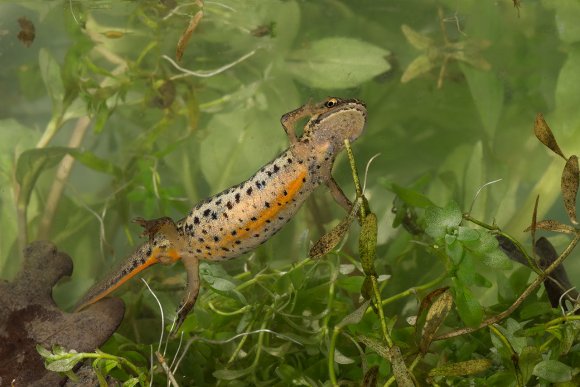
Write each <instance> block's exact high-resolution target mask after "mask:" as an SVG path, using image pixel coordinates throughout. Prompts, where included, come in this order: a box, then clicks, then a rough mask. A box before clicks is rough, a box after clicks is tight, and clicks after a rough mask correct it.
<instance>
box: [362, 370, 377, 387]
mask: <svg viewBox="0 0 580 387" xmlns="http://www.w3.org/2000/svg"><path fill="white" fill-rule="evenodd" d="M378 376H379V366H378V365H375V366H372V367H371V368H369V370H368V371H367V372H366V373H365V377H364V379H363V382H362V387H374V386H376V385H377V379H378Z"/></svg>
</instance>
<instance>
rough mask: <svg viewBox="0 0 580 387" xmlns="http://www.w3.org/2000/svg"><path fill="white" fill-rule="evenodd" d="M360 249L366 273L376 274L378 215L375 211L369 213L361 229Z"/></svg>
mask: <svg viewBox="0 0 580 387" xmlns="http://www.w3.org/2000/svg"><path fill="white" fill-rule="evenodd" d="M358 250H359V254H360V259H361V263H362V267H363V271H364V273H365V274H366V275H367V276H369V275H376V272H375V257H376V254H377V253H376V251H377V216H376V215H375V214H374V213H372V212H371V213H370V214H368V215H367V216H366V217H365V218H364V220H363V222H362V227H361V230H360V237H359V242H358Z"/></svg>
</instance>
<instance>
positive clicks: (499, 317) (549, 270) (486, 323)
mask: <svg viewBox="0 0 580 387" xmlns="http://www.w3.org/2000/svg"><path fill="white" fill-rule="evenodd" d="M578 242H580V232H579V233H578V234H576V236H575V237H574V239H572V241H571V242H570V244H569V245H568V246H567V247H566V249H565V250H564V251H563V252H562V254H560V256H559V257H558V258H556V260H555V261H554V262H552V264H551V265H550V266H548V267H547V268H546V270H545V271H544V272H543V273H541V274H540V275H538V276H537V277H536V279H534V281H533V282H532V283H531V284H530V285H528V287H527V288H526V290H524V292H523V293H522V294H521V295H520V296H519V297H518V298H517V299H516V300H515V301H514V303H513V304H512V305H511V306H510V307H509V308H507V309H506V310H504V311H503V312H501V313H500V314H498V315H496V316H493V317H490V318H488V319H487V320H485V321H483V322H482V323H481V324H479V326H477V327H474V328H471V327H467V328H461V329H458V330H455V331H453V332H449V333H446V334H443V335H441V336H437V337H436V338H435V339H434V340H444V339H448V338H451V337H456V336H461V335H466V334H469V333H472V332H475V331H477V330H480V329H482V328H485V327H487V326H489V325H491V324H495V323H497V322H499V321H501V320H503V319H505V318H507V317H508V316H509V315H511V314H512V313H513V312H514V311H515V310H516V309H517V308H519V306H520V305H521V304H522V303H523V302H524V300H525V299H526V298H528V296H529V295H530V294H532V292H534V291H535V290H536V289H537V288H538V287H539V286H540V285H541V284H542V282H544V280H545V279H546V278H547V277H548V276H549V275H550V274H551V273H552V272H553V271H554V270H556V268H557V267H558V266H560V265H561V264H562V262H564V260H565V259H566V258H567V257H568V256H569V255H570V253H571V252H572V250H574V248H575V247H576V245H577V244H578Z"/></svg>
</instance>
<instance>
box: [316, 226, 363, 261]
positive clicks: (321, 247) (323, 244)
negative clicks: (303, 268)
mask: <svg viewBox="0 0 580 387" xmlns="http://www.w3.org/2000/svg"><path fill="white" fill-rule="evenodd" d="M353 219H354V217H347V218H346V219H343V220H342V221H341V222H340V223H339V224H337V225H336V226H335V227H334V228H333V229H332V230H330V231H329V232H328V233H326V234H324V235H323V236H322V237H321V238H320V239H319V240H318V241H316V243H315V244H314V246H312V248H310V251H309V252H308V255H309V256H310V258H312V259H317V258H320V257H322V256H324V255H326V254H328V253H330V252H331V251H332V249H334V248H335V247H336V245H338V244H339V243H340V241H341V240H342V238H344V236H345V235H346V232H347V231H348V228H349V227H350V224H351V223H352V221H353Z"/></svg>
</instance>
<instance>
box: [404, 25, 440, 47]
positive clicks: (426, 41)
mask: <svg viewBox="0 0 580 387" xmlns="http://www.w3.org/2000/svg"><path fill="white" fill-rule="evenodd" d="M401 31H403V35H405V38H406V39H407V41H408V42H409V43H410V44H411V45H412V46H413V47H415V48H416V49H418V50H426V49H428V48H430V47H432V46H434V42H433V39H431V38H429V37H427V36H425V35H423V34H420V33H418V32H417V31H415V30H414V29H412V28H411V27H409V26H408V25H406V24H403V25H402V26H401Z"/></svg>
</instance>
